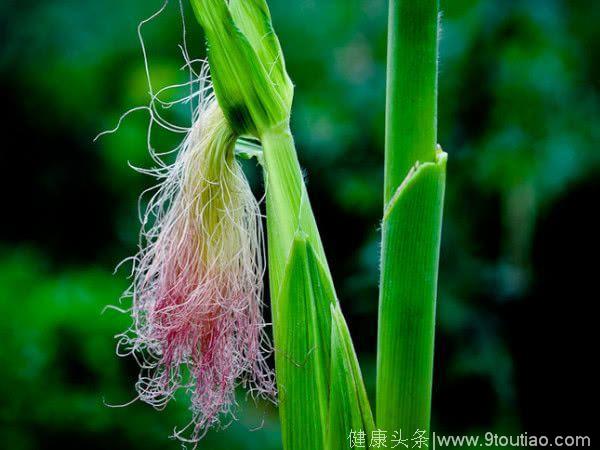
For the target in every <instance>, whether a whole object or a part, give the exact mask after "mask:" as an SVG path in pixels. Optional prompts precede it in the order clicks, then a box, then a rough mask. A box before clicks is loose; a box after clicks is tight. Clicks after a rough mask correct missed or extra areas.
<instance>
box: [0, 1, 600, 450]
mask: <svg viewBox="0 0 600 450" xmlns="http://www.w3.org/2000/svg"><path fill="white" fill-rule="evenodd" d="M269 4H270V6H271V10H272V14H273V20H274V24H275V27H276V30H277V32H278V34H279V37H280V40H281V42H282V45H283V48H284V52H285V55H286V59H287V65H288V71H289V73H290V75H291V77H292V78H293V80H294V82H295V84H296V96H295V103H294V110H293V130H294V133H295V136H296V140H297V144H298V148H299V155H300V159H301V163H302V165H303V167H304V168H305V169H306V174H307V181H308V186H309V192H310V195H311V200H312V203H313V205H314V208H315V213H316V217H317V221H318V224H319V227H320V229H321V233H322V237H323V240H324V244H325V248H326V251H327V254H328V256H329V260H330V264H331V266H332V269H333V272H334V279H335V281H336V284H337V286H338V289H339V295H340V299H341V302H342V307H343V310H344V312H345V315H346V317H347V319H348V322H349V325H350V328H351V332H352V334H353V337H354V340H355V344H356V347H357V349H358V351H359V358H360V361H361V364H362V365H363V371H364V376H365V380H366V383H367V385H368V389H369V390H370V391H371V393H372V392H373V388H374V380H375V370H374V368H375V367H374V361H375V346H376V329H377V328H376V326H377V323H376V312H377V283H378V250H379V229H378V224H379V220H380V217H381V211H382V203H381V199H382V188H381V186H382V181H383V172H382V164H383V130H384V96H385V49H386V41H385V39H386V15H387V11H386V2H385V1H384V0H329V1H323V0H301V1H289V0H271V1H270V2H269ZM159 6H160V2H159V1H154V0H152V1H142V0H135V1H133V0H131V1H122V0H105V1H91V0H90V1H79V0H53V1H50V0H48V1H33V0H21V1H10V0H9V1H4V2H3V3H2V4H1V6H0V45H1V47H0V82H1V84H0V86H1V92H2V106H3V110H4V114H3V118H2V122H1V123H2V140H1V141H0V142H2V168H3V170H2V172H3V174H2V175H3V177H2V179H3V183H2V185H3V189H4V192H3V195H2V202H3V205H4V206H3V211H4V214H3V216H2V220H1V221H0V227H1V233H0V239H1V241H0V341H1V342H0V446H1V447H3V448H10V449H15V450H17V449H47V448H53V447H58V446H60V447H67V448H70V447H74V448H75V447H77V448H85V449H105V448H115V449H120V448H123V449H125V448H127V449H136V448H139V449H142V448H143V449H145V450H151V449H166V448H176V447H177V446H178V444H177V443H176V442H170V441H169V440H168V435H169V434H170V433H171V431H172V429H173V427H175V426H181V425H183V424H185V423H186V420H187V418H188V414H187V410H186V404H185V398H181V401H178V402H175V403H172V404H171V405H170V406H169V407H168V408H167V410H166V411H163V412H156V411H154V410H152V409H151V408H150V407H148V406H147V405H143V404H134V405H132V406H129V407H127V408H121V409H111V408H107V407H105V406H104V405H103V399H105V400H106V402H108V403H124V402H127V401H128V400H130V399H131V398H132V397H133V396H134V389H133V382H134V380H135V378H136V367H135V365H134V364H133V362H132V361H129V360H126V359H119V358H117V357H116V356H115V354H114V340H113V335H115V334H116V333H118V332H120V331H122V330H123V329H124V328H125V327H126V326H127V324H128V320H127V318H126V317H123V316H121V315H119V314H118V313H116V312H114V311H109V312H106V313H105V314H103V315H101V314H100V312H101V310H102V308H103V306H104V305H106V304H109V303H113V304H114V303H116V302H117V299H118V298H119V296H120V293H121V292H122V291H123V290H124V289H125V287H126V286H127V280H126V275H127V270H121V271H119V272H117V274H116V275H112V271H113V268H114V266H115V265H116V264H117V263H118V262H119V261H120V260H121V259H123V258H125V257H127V256H129V255H131V254H132V253H134V252H135V248H136V243H137V233H138V229H139V225H138V223H137V214H136V211H137V197H138V195H139V193H140V192H141V191H142V190H143V189H144V188H145V187H148V186H150V185H151V184H152V180H151V179H149V178H148V177H145V176H143V175H140V174H138V173H136V172H134V171H132V170H131V169H130V168H129V167H128V166H127V162H128V161H129V162H131V163H132V164H134V165H137V166H149V165H151V162H150V160H149V157H148V154H147V150H146V146H145V134H146V127H147V121H148V117H147V114H146V113H144V112H138V113H135V114H133V115H131V116H129V117H128V118H127V119H126V120H125V122H124V123H123V126H122V127H121V129H120V130H119V132H118V133H117V134H113V135H110V136H107V137H105V138H103V139H101V140H99V141H98V142H96V143H92V139H93V137H94V136H95V135H96V134H97V133H98V132H99V131H101V130H103V129H108V128H112V127H113V126H114V125H115V124H116V122H117V120H118V117H119V115H120V114H121V113H122V112H123V111H125V110H126V109H128V108H130V107H134V106H139V105H143V104H146V103H147V101H148V99H147V85H146V80H145V74H144V70H143V60H142V56H141V51H140V46H139V42H138V41H137V36H136V26H137V24H138V23H139V21H140V20H141V19H143V18H144V17H147V16H148V15H150V14H151V13H152V12H153V11H154V10H156V9H157V8H158V7H159ZM442 10H443V27H442V28H443V31H442V37H441V45H440V86H439V141H440V143H441V145H442V146H443V147H444V149H445V150H446V151H447V152H448V154H449V163H448V187H447V198H446V208H445V222H444V232H443V244H442V257H441V268H440V288H439V298H438V327H437V341H436V346H437V352H436V368H435V384H434V401H433V429H434V430H437V431H438V432H444V433H454V434H460V433H483V432H486V431H493V432H497V433H502V434H519V433H522V432H527V433H529V434H540V433H547V434H557V433H561V434H591V433H592V431H593V429H594V427H595V419H596V418H595V415H594V414H593V413H592V410H593V409H596V408H595V406H596V404H597V403H596V395H597V389H596V385H597V376H598V375H597V374H598V372H597V369H595V368H594V366H595V364H596V363H597V361H598V350H597V328H595V327H596V326H597V321H598V319H597V315H596V314H595V312H594V307H595V306H596V303H597V301H598V289H597V279H598V239H597V235H598V230H599V229H600V227H599V225H600V224H599V223H598V222H599V221H598V213H597V210H598V195H599V194H600V192H599V189H598V188H599V185H598V184H599V183H598V180H599V178H598V175H599V173H600V172H599V168H600V153H599V149H598V143H599V139H598V138H599V134H600V128H599V127H598V119H599V107H598V105H599V104H598V88H599V81H598V80H599V76H598V75H599V74H598V68H599V67H598V64H599V61H600V54H599V45H600V39H599V36H598V23H600V8H599V7H598V4H597V3H596V2H593V1H583V0H582V1H577V0H562V1H559V0H520V1H516V0H515V1H509V0H493V1H492V0H490V1H483V0H480V1H478V0H446V1H444V0H443V1H442ZM186 18H187V24H188V43H189V46H190V48H191V49H192V53H193V54H194V55H197V56H201V55H202V54H203V52H204V45H203V38H202V35H201V32H200V30H199V26H198V25H197V24H196V22H195V21H194V20H193V18H192V16H191V15H190V11H189V8H187V5H186ZM181 35H182V33H181V19H180V17H179V13H178V7H177V3H176V1H173V0H172V1H171V4H170V5H169V7H168V8H167V11H166V12H165V14H163V15H162V16H160V17H159V18H158V19H156V20H155V21H153V22H152V23H151V24H149V25H148V26H147V27H146V28H145V31H144V36H145V39H146V43H147V47H148V52H149V60H150V68H151V72H152V80H153V83H154V84H155V86H157V87H160V86H164V85H167V84H171V83H175V82H180V81H184V80H185V74H184V72H182V71H179V70H178V68H179V67H180V66H181V65H182V60H181V57H180V52H179V49H178V48H177V44H178V43H180V42H181ZM171 114H172V117H173V118H174V119H179V120H180V122H181V121H183V122H185V120H186V116H185V110H184V109H181V110H174V111H173V112H172V113H171ZM154 142H155V144H156V146H157V147H165V148H167V147H168V146H170V145H172V144H173V143H174V142H175V141H174V138H173V137H172V136H167V135H164V134H163V135H161V134H158V135H157V136H156V138H155V141H154ZM257 173H258V172H257V171H256V169H255V168H253V167H251V166H249V167H248V174H249V176H250V178H251V179H252V180H253V184H254V186H255V188H256V190H257V192H258V193H260V191H261V190H262V183H261V181H260V179H259V178H258V177H257ZM398 382H401V380H398ZM240 403H241V411H240V414H239V415H240V421H239V422H236V423H234V424H232V426H231V427H229V428H228V429H227V430H226V431H221V432H211V433H210V434H209V436H208V437H207V438H206V439H205V440H204V441H203V442H202V443H201V444H200V448H205V449H215V450H216V449H238V448H239V449H271V448H273V449H275V448H279V446H280V444H279V442H280V431H279V428H278V425H277V415H276V411H275V410H274V409H273V408H272V407H269V406H268V405H263V404H259V405H258V406H255V405H254V404H253V403H252V402H250V403H247V402H245V401H244V396H243V394H242V393H241V394H240ZM261 424H262V425H263V426H262V428H260V429H259V430H258V431H254V432H250V431H249V429H254V428H256V427H257V426H260V425H261Z"/></svg>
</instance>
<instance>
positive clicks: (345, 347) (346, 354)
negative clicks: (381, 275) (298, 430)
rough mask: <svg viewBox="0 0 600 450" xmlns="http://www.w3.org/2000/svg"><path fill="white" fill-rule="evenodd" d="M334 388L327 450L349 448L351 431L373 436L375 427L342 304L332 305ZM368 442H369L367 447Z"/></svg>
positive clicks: (330, 402)
mask: <svg viewBox="0 0 600 450" xmlns="http://www.w3.org/2000/svg"><path fill="white" fill-rule="evenodd" d="M331 316H332V323H331V388H330V396H329V429H328V447H327V448H328V449H329V450H338V449H339V450H343V449H347V448H349V444H350V442H349V440H348V439H349V436H350V433H351V432H364V433H365V435H366V436H370V435H371V432H372V431H373V429H374V428H375V425H374V423H373V414H372V412H371V407H370V406H369V400H368V398H367V392H366V390H365V386H364V383H363V379H362V375H361V373H360V366H359V365H358V359H357V358H356V353H355V352H354V347H353V345H352V339H351V338H350V332H349V330H348V326H347V325H346V322H345V320H344V317H343V316H342V311H341V310H340V307H339V305H331ZM368 444H369V441H368V439H366V441H365V445H366V446H368Z"/></svg>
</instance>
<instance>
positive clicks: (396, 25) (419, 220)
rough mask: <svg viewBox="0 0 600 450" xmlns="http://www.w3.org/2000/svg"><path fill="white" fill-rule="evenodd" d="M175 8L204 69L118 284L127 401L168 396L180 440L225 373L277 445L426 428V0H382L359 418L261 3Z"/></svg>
mask: <svg viewBox="0 0 600 450" xmlns="http://www.w3.org/2000/svg"><path fill="white" fill-rule="evenodd" d="M191 5H192V7H193V10H194V13H195V16H196V18H197V20H198V22H199V24H200V25H201V26H202V28H203V30H204V33H205V37H206V41H207V46H208V67H206V66H204V67H203V70H202V71H201V72H200V74H199V78H200V83H199V86H198V91H197V92H196V93H194V94H192V95H191V97H192V98H196V99H197V102H198V106H197V108H196V109H195V110H194V123H193V125H192V127H191V128H190V129H189V130H188V131H187V133H186V138H185V140H184V142H183V144H182V146H181V148H180V149H179V153H178V155H177V159H176V161H175V163H174V164H173V165H170V166H168V165H161V166H160V167H159V169H157V172H156V173H155V175H157V176H158V177H159V178H161V184H160V185H159V190H158V192H157V194H156V195H155V196H154V197H152V200H151V202H150V204H149V206H148V210H147V212H146V215H145V216H144V220H143V223H144V224H149V228H148V229H145V228H144V229H143V232H142V242H141V245H140V252H139V253H138V255H137V257H136V258H135V262H136V266H135V267H134V269H135V270H134V283H133V285H132V289H131V291H130V292H129V294H130V295H131V296H132V297H133V307H132V310H131V311H132V316H133V319H134V322H133V326H132V327H131V329H130V330H128V332H126V333H123V334H122V335H121V336H120V341H119V343H120V346H121V348H124V349H125V350H126V351H127V352H128V353H132V354H134V355H135V356H136V358H138V360H140V365H141V366H142V373H141V374H140V378H139V380H138V383H137V390H138V396H139V398H140V399H141V400H144V401H146V402H148V403H151V404H153V405H155V406H157V407H162V406H164V405H165V404H166V402H168V401H169V400H170V399H171V398H172V397H173V396H174V394H175V392H176V391H177V390H178V389H180V388H184V389H186V390H187V391H188V392H189V394H190V397H191V400H192V402H191V404H192V413H193V420H192V422H191V423H190V426H191V433H190V435H189V436H188V437H185V436H184V435H183V433H182V432H179V433H176V435H177V436H178V437H180V438H182V439H184V440H185V439H188V440H191V441H192V442H197V440H198V439H199V438H200V437H201V436H202V434H203V433H204V432H205V431H206V430H208V429H209V428H210V427H211V426H213V425H216V424H218V423H219V419H220V417H221V416H222V415H223V414H225V413H227V412H228V411H229V410H230V409H231V405H232V404H234V402H235V397H234V390H235V387H236V386H237V385H239V384H240V383H241V384H243V385H244V386H246V387H249V388H250V389H251V391H252V392H255V393H257V394H258V395H262V396H264V397H267V398H271V399H275V397H276V396H277V401H278V404H279V414H280V419H281V427H282V436H283V447H284V449H286V450H299V449H302V450H322V449H332V450H335V449H343V448H348V447H349V445H350V446H353V445H351V442H349V437H350V436H351V433H352V432H357V431H360V432H362V433H364V436H367V438H366V439H365V441H364V446H365V448H368V447H369V445H370V441H369V438H368V437H369V436H371V433H373V432H374V431H376V429H382V430H389V431H392V430H398V429H399V428H401V427H402V428H413V431H414V429H417V428H419V429H424V430H427V429H428V426H429V411H430V392H431V374H432V355H433V329H434V311H435V291H436V282H437V263H438V253H439V241H440V229H441V211H442V209H441V208H442V199H443V190H444V173H445V154H443V153H442V152H441V151H440V150H437V149H436V145H435V143H436V133H435V127H436V123H435V114H436V80H437V72H436V70H437V69H436V66H437V3H436V2H435V1H433V0H428V1H426V2H410V1H408V0H393V1H391V9H390V37H389V51H390V52H389V63H390V64H389V78H388V104H387V127H386V128H387V134H386V161H385V165H386V167H385V198H384V201H385V203H384V204H385V208H384V216H383V222H382V230H383V246H382V282H381V288H382V289H381V296H380V318H379V343H378V378H377V425H376V424H375V421H374V418H373V414H372V410H371V406H370V404H369V401H368V399H367V394H366V390H365V387H364V383H363V379H362V374H361V370H360V366H359V363H358V359H357V356H356V353H355V351H354V346H353V343H352V339H351V337H350V333H349V330H348V327H347V325H346V322H345V320H344V317H343V314H342V311H341V307H340V303H339V301H338V298H337V294H336V291H335V287H334V284H333V280H332V277H331V273H330V270H329V266H328V263H327V258H326V254H325V250H324V248H323V244H322V242H321V238H320V235H319V231H318V229H317V225H316V221H315V217H314V214H313V211H312V208H311V205H310V200H309V196H308V192H307V189H306V186H305V183H304V179H303V176H302V172H301V168H300V164H299V162H298V157H297V153H296V148H295V144H294V139H293V137H292V132H291V130H290V114H291V108H292V100H293V93H294V87H293V84H292V82H291V79H290V77H289V76H288V73H287V71H286V67H285V60H284V57H283V53H282V50H281V46H280V45H279V41H278V38H277V36H276V34H275V32H274V30H273V26H272V23H271V17H270V13H269V10H268V7H267V4H266V1H265V0H191ZM208 70H210V80H209V78H208ZM249 140H256V141H258V142H259V143H260V146H253V145H252V144H249V142H251V141H249ZM236 149H237V150H236ZM248 149H250V150H248ZM236 153H237V155H238V157H252V156H255V157H256V158H257V160H258V162H259V163H260V166H261V167H262V170H263V174H264V184H265V192H266V211H267V214H266V216H267V217H266V227H267V244H268V247H267V248H268V268H269V277H270V279H269V282H270V292H271V299H270V300H271V311H272V324H273V326H272V328H273V333H272V334H273V349H274V354H275V378H276V386H277V394H275V383H274V380H273V375H272V373H271V371H270V369H269V367H268V365H267V364H266V358H267V355H268V352H269V350H270V348H271V345H270V344H269V342H268V339H267V337H266V334H265V323H264V321H263V319H262V312H261V307H262V303H261V296H262V276H263V263H262V261H263V260H262V254H263V252H262V221H261V216H260V209H259V205H258V203H257V201H256V199H255V198H254V197H253V196H252V193H251V191H250V189H249V187H248V183H247V181H246V179H245V177H244V174H243V171H242V170H241V167H240V165H239V163H238V162H237V160H236Z"/></svg>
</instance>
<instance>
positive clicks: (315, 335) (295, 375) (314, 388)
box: [191, 0, 373, 450]
mask: <svg viewBox="0 0 600 450" xmlns="http://www.w3.org/2000/svg"><path fill="white" fill-rule="evenodd" d="M191 1H192V4H193V5H194V10H195V12H196V15H197V17H198V20H199V22H200V23H201V25H202V26H203V28H204V30H205V33H206V38H207V42H208V50H209V53H208V55H209V64H210V68H211V74H212V78H213V83H214V89H215V94H216V97H217V100H218V102H219V104H220V105H221V108H222V109H223V111H224V113H225V116H226V117H227V119H228V121H230V122H231V126H232V128H233V129H234V130H235V131H236V132H237V133H238V134H239V135H248V134H250V135H253V136H255V137H257V138H258V139H259V140H260V141H261V146H262V151H261V152H260V162H261V164H262V166H263V169H264V176H265V186H266V200H267V238H268V263H269V277H270V290H271V306H272V308H271V310H272V315H273V335H274V342H275V369H276V378H277V385H278V390H279V409H280V416H281V425H282V434H283V447H284V449H286V450H300V449H302V450H322V449H324V448H331V449H332V450H335V449H338V448H339V449H340V450H341V449H342V448H347V436H348V435H349V432H350V428H349V427H353V426H356V427H357V429H361V430H364V431H366V430H368V429H369V430H370V429H372V428H373V419H372V413H371V409H370V407H369V404H368V401H367V396H366V393H365V389H364V385H363V382H362V377H361V374H360V368H359V365H358V360H357V358H356V354H355V352H354V349H353V346H352V341H351V339H350V335H349V332H348V328H347V326H346V324H345V322H344V319H343V316H342V314H341V310H340V307H339V304H338V300H337V296H336V293H335V288H334V285H333V281H332V278H331V274H330V271H329V267H328V265H327V260H326V257H325V252H324V250H323V245H322V243H321V238H320V236H319V231H318V229H317V224H316V221H315V218H314V215H313V212H312V209H311V206H310V202H309V199H308V194H307V191H306V186H305V184H304V179H303V177H302V172H301V169H300V164H299V162H298V157H297V154H296V149H295V146H294V140H293V138H292V135H291V132H290V129H289V118H290V107H291V102H292V96H293V85H292V83H291V81H290V79H289V77H288V75H287V72H286V71H285V65H284V62H283V55H282V52H281V47H280V46H279V42H278V40H277V37H276V35H275V33H274V32H273V28H272V25H271V19H270V14H269V11H268V8H267V5H266V3H265V1H264V0H230V1H229V2H225V0H191ZM239 147H240V148H239V154H240V155H241V156H248V155H251V154H253V153H254V151H253V149H252V148H250V149H249V148H248V146H247V145H241V146H239ZM332 407H333V409H332Z"/></svg>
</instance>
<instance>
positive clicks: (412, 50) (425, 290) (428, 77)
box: [376, 0, 446, 435]
mask: <svg viewBox="0 0 600 450" xmlns="http://www.w3.org/2000/svg"><path fill="white" fill-rule="evenodd" d="M437 34H438V1H437V0H422V1H418V2H417V1H414V0H390V10H389V37H388V80H387V104H386V140H385V144H386V148H385V187H384V201H385V203H384V204H385V214H384V219H383V223H382V234H383V235H382V254H381V284H380V289H381V290H380V299H379V329H378V353H377V394H376V400H377V410H376V412H377V414H376V419H377V420H376V422H377V426H378V427H379V428H381V429H383V430H401V431H402V432H404V433H405V435H412V434H413V433H415V432H416V431H417V430H425V431H429V424H430V412H431V386H432V374H433V344H434V328H435V302H436V294H437V274H438V260H439V248H440V235H441V219H442V207H443V196H444V185H445V162H446V157H445V154H443V153H441V152H437V151H436V139H437V136H436V127H437V123H436V109H437V107H436V103H437ZM411 169H412V170H411Z"/></svg>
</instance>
